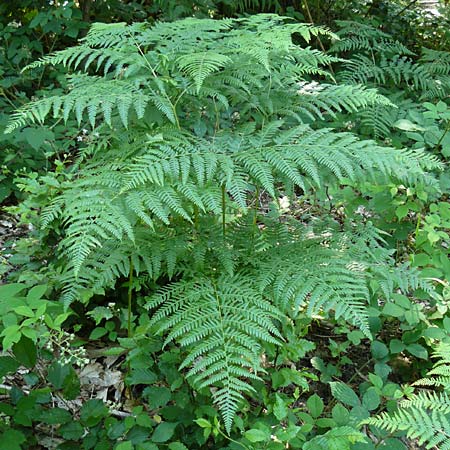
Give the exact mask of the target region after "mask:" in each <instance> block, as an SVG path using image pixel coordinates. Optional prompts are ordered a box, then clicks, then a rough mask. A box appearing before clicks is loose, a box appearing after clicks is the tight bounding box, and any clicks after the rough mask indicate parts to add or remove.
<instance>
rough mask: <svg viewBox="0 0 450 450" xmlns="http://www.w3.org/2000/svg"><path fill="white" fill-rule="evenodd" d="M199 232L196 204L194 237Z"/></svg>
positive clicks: (195, 206)
mask: <svg viewBox="0 0 450 450" xmlns="http://www.w3.org/2000/svg"><path fill="white" fill-rule="evenodd" d="M197 232H198V206H197V205H194V237H195V236H197Z"/></svg>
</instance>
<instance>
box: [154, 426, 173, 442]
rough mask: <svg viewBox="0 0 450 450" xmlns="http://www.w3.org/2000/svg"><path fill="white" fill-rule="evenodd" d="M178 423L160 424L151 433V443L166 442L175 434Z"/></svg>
mask: <svg viewBox="0 0 450 450" xmlns="http://www.w3.org/2000/svg"><path fill="white" fill-rule="evenodd" d="M177 425H178V423H171V422H162V423H160V424H159V425H158V426H157V427H156V428H155V431H154V432H153V436H152V441H153V442H167V441H168V440H169V439H170V438H171V437H172V436H173V435H174V433H175V428H176V427H177Z"/></svg>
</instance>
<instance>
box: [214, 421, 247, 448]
mask: <svg viewBox="0 0 450 450" xmlns="http://www.w3.org/2000/svg"><path fill="white" fill-rule="evenodd" d="M216 429H217V431H218V432H219V433H220V434H221V435H222V436H223V437H224V438H225V439H228V440H229V441H230V442H234V443H235V444H238V445H241V446H242V447H244V448H245V449H246V450H250V449H249V448H248V447H247V446H246V445H244V444H243V443H242V442H239V441H235V440H234V439H232V438H230V436H227V435H226V434H225V433H224V432H223V431H222V430H221V429H220V428H219V427H217V428H216Z"/></svg>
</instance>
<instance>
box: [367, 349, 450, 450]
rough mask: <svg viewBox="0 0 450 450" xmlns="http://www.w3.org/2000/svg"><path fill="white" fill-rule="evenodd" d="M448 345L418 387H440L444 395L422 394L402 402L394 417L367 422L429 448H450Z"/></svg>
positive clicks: (379, 416)
mask: <svg viewBox="0 0 450 450" xmlns="http://www.w3.org/2000/svg"><path fill="white" fill-rule="evenodd" d="M449 354H450V353H449V344H448V343H441V344H439V345H438V347H437V350H436V352H435V355H434V356H435V357H438V358H440V359H439V361H438V362H437V363H436V364H435V367H434V368H433V369H432V370H431V371H429V372H428V375H427V377H426V378H424V379H422V380H419V381H417V382H416V383H414V384H416V385H418V386H440V387H442V388H443V391H442V392H430V391H420V392H418V393H416V394H414V395H413V396H412V397H410V398H409V399H407V400H404V401H402V402H401V403H400V407H399V409H398V410H397V411H395V412H394V413H392V414H388V413H386V412H383V413H381V414H380V415H378V416H377V417H373V418H370V419H368V420H366V421H365V423H368V424H370V425H375V426H377V427H379V428H382V429H385V430H388V431H390V432H395V431H405V432H406V435H407V436H408V437H409V438H412V439H417V441H418V443H419V445H425V448H426V449H431V448H439V449H442V450H448V449H449V448H450V422H449V418H448V415H449V413H450V398H449V395H448V391H449V390H450V359H449Z"/></svg>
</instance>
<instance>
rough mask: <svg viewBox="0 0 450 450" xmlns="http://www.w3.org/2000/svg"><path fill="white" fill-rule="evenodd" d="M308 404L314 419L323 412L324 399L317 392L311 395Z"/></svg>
mask: <svg viewBox="0 0 450 450" xmlns="http://www.w3.org/2000/svg"><path fill="white" fill-rule="evenodd" d="M306 406H307V408H308V411H309V413H310V414H311V416H312V417H313V418H314V419H316V418H317V417H319V416H320V415H321V414H322V412H323V408H324V405H323V401H322V399H321V398H320V397H319V396H318V395H317V394H314V395H311V397H309V398H308V400H307V402H306Z"/></svg>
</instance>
